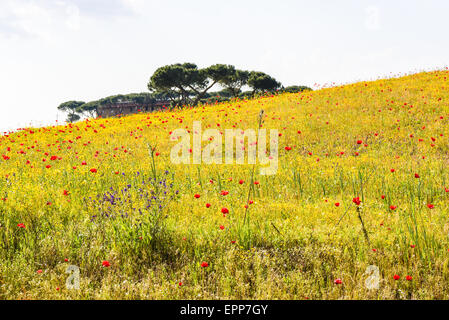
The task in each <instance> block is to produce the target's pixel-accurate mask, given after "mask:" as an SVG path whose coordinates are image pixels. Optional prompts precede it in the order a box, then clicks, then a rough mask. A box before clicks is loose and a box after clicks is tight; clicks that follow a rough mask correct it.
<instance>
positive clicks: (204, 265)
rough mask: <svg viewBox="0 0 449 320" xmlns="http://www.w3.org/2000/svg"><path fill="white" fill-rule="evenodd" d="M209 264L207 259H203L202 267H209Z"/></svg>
mask: <svg viewBox="0 0 449 320" xmlns="http://www.w3.org/2000/svg"><path fill="white" fill-rule="evenodd" d="M208 266H209V264H208V263H207V262H205V261H203V262H202V263H201V267H203V268H207V267H208Z"/></svg>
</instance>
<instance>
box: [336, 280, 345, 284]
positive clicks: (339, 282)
mask: <svg viewBox="0 0 449 320" xmlns="http://www.w3.org/2000/svg"><path fill="white" fill-rule="evenodd" d="M334 283H335V284H342V283H343V281H341V279H335V280H334Z"/></svg>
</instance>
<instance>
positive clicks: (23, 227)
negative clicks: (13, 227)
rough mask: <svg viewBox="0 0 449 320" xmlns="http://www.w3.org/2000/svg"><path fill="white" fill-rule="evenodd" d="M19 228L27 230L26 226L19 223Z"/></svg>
mask: <svg viewBox="0 0 449 320" xmlns="http://www.w3.org/2000/svg"><path fill="white" fill-rule="evenodd" d="M17 226H18V227H19V228H21V229H25V224H23V223H19V224H17Z"/></svg>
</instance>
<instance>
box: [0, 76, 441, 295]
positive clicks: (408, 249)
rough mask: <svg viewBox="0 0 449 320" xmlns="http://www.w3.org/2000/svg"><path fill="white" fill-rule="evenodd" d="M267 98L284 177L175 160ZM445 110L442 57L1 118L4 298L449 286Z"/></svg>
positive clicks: (407, 290)
mask: <svg viewBox="0 0 449 320" xmlns="http://www.w3.org/2000/svg"><path fill="white" fill-rule="evenodd" d="M262 109H263V110H264V123H263V127H264V128H267V129H270V128H273V129H277V130H279V146H280V148H279V170H278V172H277V174H276V175H272V176H261V175H259V171H258V170H255V174H254V177H252V169H253V167H252V165H226V164H223V165H206V164H201V165H185V164H177V165H175V164H172V163H171V161H170V150H171V148H172V147H173V145H175V142H173V141H172V140H171V139H170V135H171V132H173V131H174V130H175V129H178V128H187V129H191V128H192V123H193V121H202V126H203V128H204V129H206V128H218V129H219V130H224V129H228V128H229V129H232V128H240V129H248V128H253V129H256V128H257V127H258V115H259V112H260V110H262ZM448 124H449V72H448V71H447V70H443V71H435V72H425V73H418V74H413V75H409V76H405V77H401V78H392V79H382V80H377V81H373V82H360V83H355V84H348V85H344V86H336V87H332V88H325V89H321V90H316V91H313V92H303V93H298V94H280V95H275V96H265V97H260V98H258V99H254V100H239V101H235V102H232V103H223V104H218V105H211V106H199V107H196V108H184V109H182V110H166V111H161V112H156V113H150V114H146V113H141V114H137V115H132V116H126V117H122V118H109V119H90V120H87V121H82V122H79V123H73V124H68V125H65V126H63V125H61V126H54V127H46V128H26V129H23V130H19V131H17V132H16V133H12V134H9V135H8V134H5V135H3V136H0V298H1V299H67V298H72V299H230V298H231V299H449V238H448V232H449V170H448V165H449V153H448V152H449V143H448V140H447V137H449V126H448ZM205 144H206V143H205ZM256 168H257V166H256ZM248 195H249V197H248ZM248 199H249V201H248ZM245 215H246V219H244V217H245ZM71 265H73V266H76V267H77V268H79V281H80V282H79V289H77V288H74V289H70V288H68V287H67V286H66V281H67V278H68V277H73V276H77V274H74V273H73V272H72V273H70V272H69V273H66V271H67V268H68V267H69V266H71ZM69 269H70V268H69ZM72 270H73V269H72ZM75 273H76V272H75Z"/></svg>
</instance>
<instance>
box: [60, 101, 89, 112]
mask: <svg viewBox="0 0 449 320" xmlns="http://www.w3.org/2000/svg"><path fill="white" fill-rule="evenodd" d="M83 104H84V102H83V101H67V102H64V103H61V104H60V105H59V107H58V110H61V111H65V112H68V113H76V110H77V109H78V108H79V107H80V106H82V105H83Z"/></svg>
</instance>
